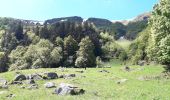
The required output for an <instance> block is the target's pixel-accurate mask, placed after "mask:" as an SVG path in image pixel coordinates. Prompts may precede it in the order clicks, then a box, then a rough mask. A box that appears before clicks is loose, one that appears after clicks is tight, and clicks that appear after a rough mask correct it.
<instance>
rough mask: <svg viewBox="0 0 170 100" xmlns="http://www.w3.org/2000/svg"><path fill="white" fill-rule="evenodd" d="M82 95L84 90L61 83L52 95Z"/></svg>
mask: <svg viewBox="0 0 170 100" xmlns="http://www.w3.org/2000/svg"><path fill="white" fill-rule="evenodd" d="M84 93H85V90H83V89H80V88H78V87H75V86H73V85H71V84H67V83H61V84H60V85H59V86H58V87H57V88H56V89H55V91H54V94H57V95H80V94H84Z"/></svg>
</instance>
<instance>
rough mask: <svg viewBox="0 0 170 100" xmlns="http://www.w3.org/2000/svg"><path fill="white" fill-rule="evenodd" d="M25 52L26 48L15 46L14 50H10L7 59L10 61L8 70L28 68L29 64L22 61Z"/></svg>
mask: <svg viewBox="0 0 170 100" xmlns="http://www.w3.org/2000/svg"><path fill="white" fill-rule="evenodd" d="M26 51H27V48H25V47H23V46H17V47H16V49H15V50H12V51H11V53H10V55H9V59H10V64H9V66H10V68H9V70H22V69H26V68H29V64H28V63H27V62H26V60H25V59H24V54H25V52H26Z"/></svg>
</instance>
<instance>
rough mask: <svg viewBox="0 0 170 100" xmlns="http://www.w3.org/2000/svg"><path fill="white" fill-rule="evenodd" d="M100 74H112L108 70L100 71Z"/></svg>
mask: <svg viewBox="0 0 170 100" xmlns="http://www.w3.org/2000/svg"><path fill="white" fill-rule="evenodd" d="M99 72H101V73H110V72H109V71H107V70H101V71H99Z"/></svg>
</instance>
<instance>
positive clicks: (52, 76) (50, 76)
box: [43, 72, 58, 79]
mask: <svg viewBox="0 0 170 100" xmlns="http://www.w3.org/2000/svg"><path fill="white" fill-rule="evenodd" d="M43 78H44V79H56V78H58V75H57V74H56V73H54V72H49V73H44V76H43Z"/></svg>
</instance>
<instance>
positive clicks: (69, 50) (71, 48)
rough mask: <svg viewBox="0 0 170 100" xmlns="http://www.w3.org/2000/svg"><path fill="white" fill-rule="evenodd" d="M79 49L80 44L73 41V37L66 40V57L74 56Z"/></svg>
mask: <svg viewBox="0 0 170 100" xmlns="http://www.w3.org/2000/svg"><path fill="white" fill-rule="evenodd" d="M77 49H78V43H77V41H76V40H74V39H73V37H72V36H71V35H69V36H68V37H66V38H65V39H64V51H65V55H67V56H72V55H74V54H75V53H76V51H77Z"/></svg>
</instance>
